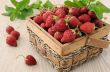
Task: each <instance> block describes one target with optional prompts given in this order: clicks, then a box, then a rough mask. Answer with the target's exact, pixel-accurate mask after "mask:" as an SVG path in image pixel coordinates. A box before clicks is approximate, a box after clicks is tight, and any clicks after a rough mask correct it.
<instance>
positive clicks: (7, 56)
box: [0, 0, 110, 72]
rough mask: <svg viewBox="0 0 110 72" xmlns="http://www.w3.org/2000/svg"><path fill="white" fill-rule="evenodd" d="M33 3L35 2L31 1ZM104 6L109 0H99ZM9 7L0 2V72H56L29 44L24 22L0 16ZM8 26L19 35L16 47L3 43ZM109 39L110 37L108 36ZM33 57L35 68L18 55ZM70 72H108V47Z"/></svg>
mask: <svg viewBox="0 0 110 72" xmlns="http://www.w3.org/2000/svg"><path fill="white" fill-rule="evenodd" d="M32 1H35V0H32ZM54 1H55V3H59V4H61V3H62V2H63V0H62V1H61V0H54ZM101 2H103V3H104V4H105V5H107V6H108V7H110V0H101ZM5 5H11V6H12V4H11V3H10V0H0V72H56V70H55V69H53V68H52V67H51V66H50V65H49V63H48V62H47V61H46V59H44V58H42V57H41V56H40V55H39V54H38V53H37V52H36V49H35V48H33V47H32V46H31V45H30V43H29V34H28V32H27V29H26V24H25V20H24V21H22V20H16V21H14V22H11V21H10V20H9V17H5V16H2V15H1V13H3V12H4V11H5V10H4V6H5ZM104 17H107V19H106V20H104V21H106V22H107V23H110V14H104ZM8 25H11V26H13V27H14V28H15V29H16V30H18V31H19V32H20V34H21V36H20V39H19V40H18V46H17V47H10V46H8V45H7V44H6V43H5V40H6V37H7V33H6V32H5V29H6V27H7V26H8ZM108 38H110V35H109V36H108ZM28 54H31V55H33V56H34V57H35V58H36V60H37V62H38V64H37V65H35V66H27V65H25V63H24V58H22V57H18V58H17V56H18V55H24V56H26V55H28ZM71 72H110V47H109V48H106V49H105V50H104V52H103V53H102V54H101V55H100V56H99V57H97V58H95V59H93V60H91V61H89V62H87V63H85V64H83V65H81V66H79V67H77V68H75V69H74V70H73V71H71Z"/></svg>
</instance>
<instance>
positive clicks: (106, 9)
mask: <svg viewBox="0 0 110 72" xmlns="http://www.w3.org/2000/svg"><path fill="white" fill-rule="evenodd" d="M96 6H98V7H100V9H101V11H103V12H105V13H110V8H107V7H106V6H104V5H103V4H102V3H101V2H99V1H97V3H96Z"/></svg>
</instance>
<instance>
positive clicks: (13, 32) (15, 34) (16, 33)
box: [10, 31, 20, 40]
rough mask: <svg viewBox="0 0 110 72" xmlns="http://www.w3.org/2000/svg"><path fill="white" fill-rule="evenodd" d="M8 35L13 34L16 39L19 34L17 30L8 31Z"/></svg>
mask: <svg viewBox="0 0 110 72" xmlns="http://www.w3.org/2000/svg"><path fill="white" fill-rule="evenodd" d="M10 35H12V36H14V37H15V38H16V40H18V38H19V36H20V33H19V32H18V31H12V32H11V33H10Z"/></svg>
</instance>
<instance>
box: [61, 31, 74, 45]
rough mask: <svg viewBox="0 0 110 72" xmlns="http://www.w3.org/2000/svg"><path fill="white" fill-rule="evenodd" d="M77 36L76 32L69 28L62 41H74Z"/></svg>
mask: <svg viewBox="0 0 110 72" xmlns="http://www.w3.org/2000/svg"><path fill="white" fill-rule="evenodd" d="M75 37H76V34H75V33H74V32H72V30H70V29H68V30H66V31H65V32H64V34H63V37H62V39H61V42H62V43H67V42H72V41H74V40H75Z"/></svg>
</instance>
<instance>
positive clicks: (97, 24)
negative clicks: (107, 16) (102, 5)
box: [94, 20, 103, 28]
mask: <svg viewBox="0 0 110 72" xmlns="http://www.w3.org/2000/svg"><path fill="white" fill-rule="evenodd" d="M94 23H95V25H96V26H97V27H99V28H101V27H103V22H102V21H101V20H95V21H94Z"/></svg>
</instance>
